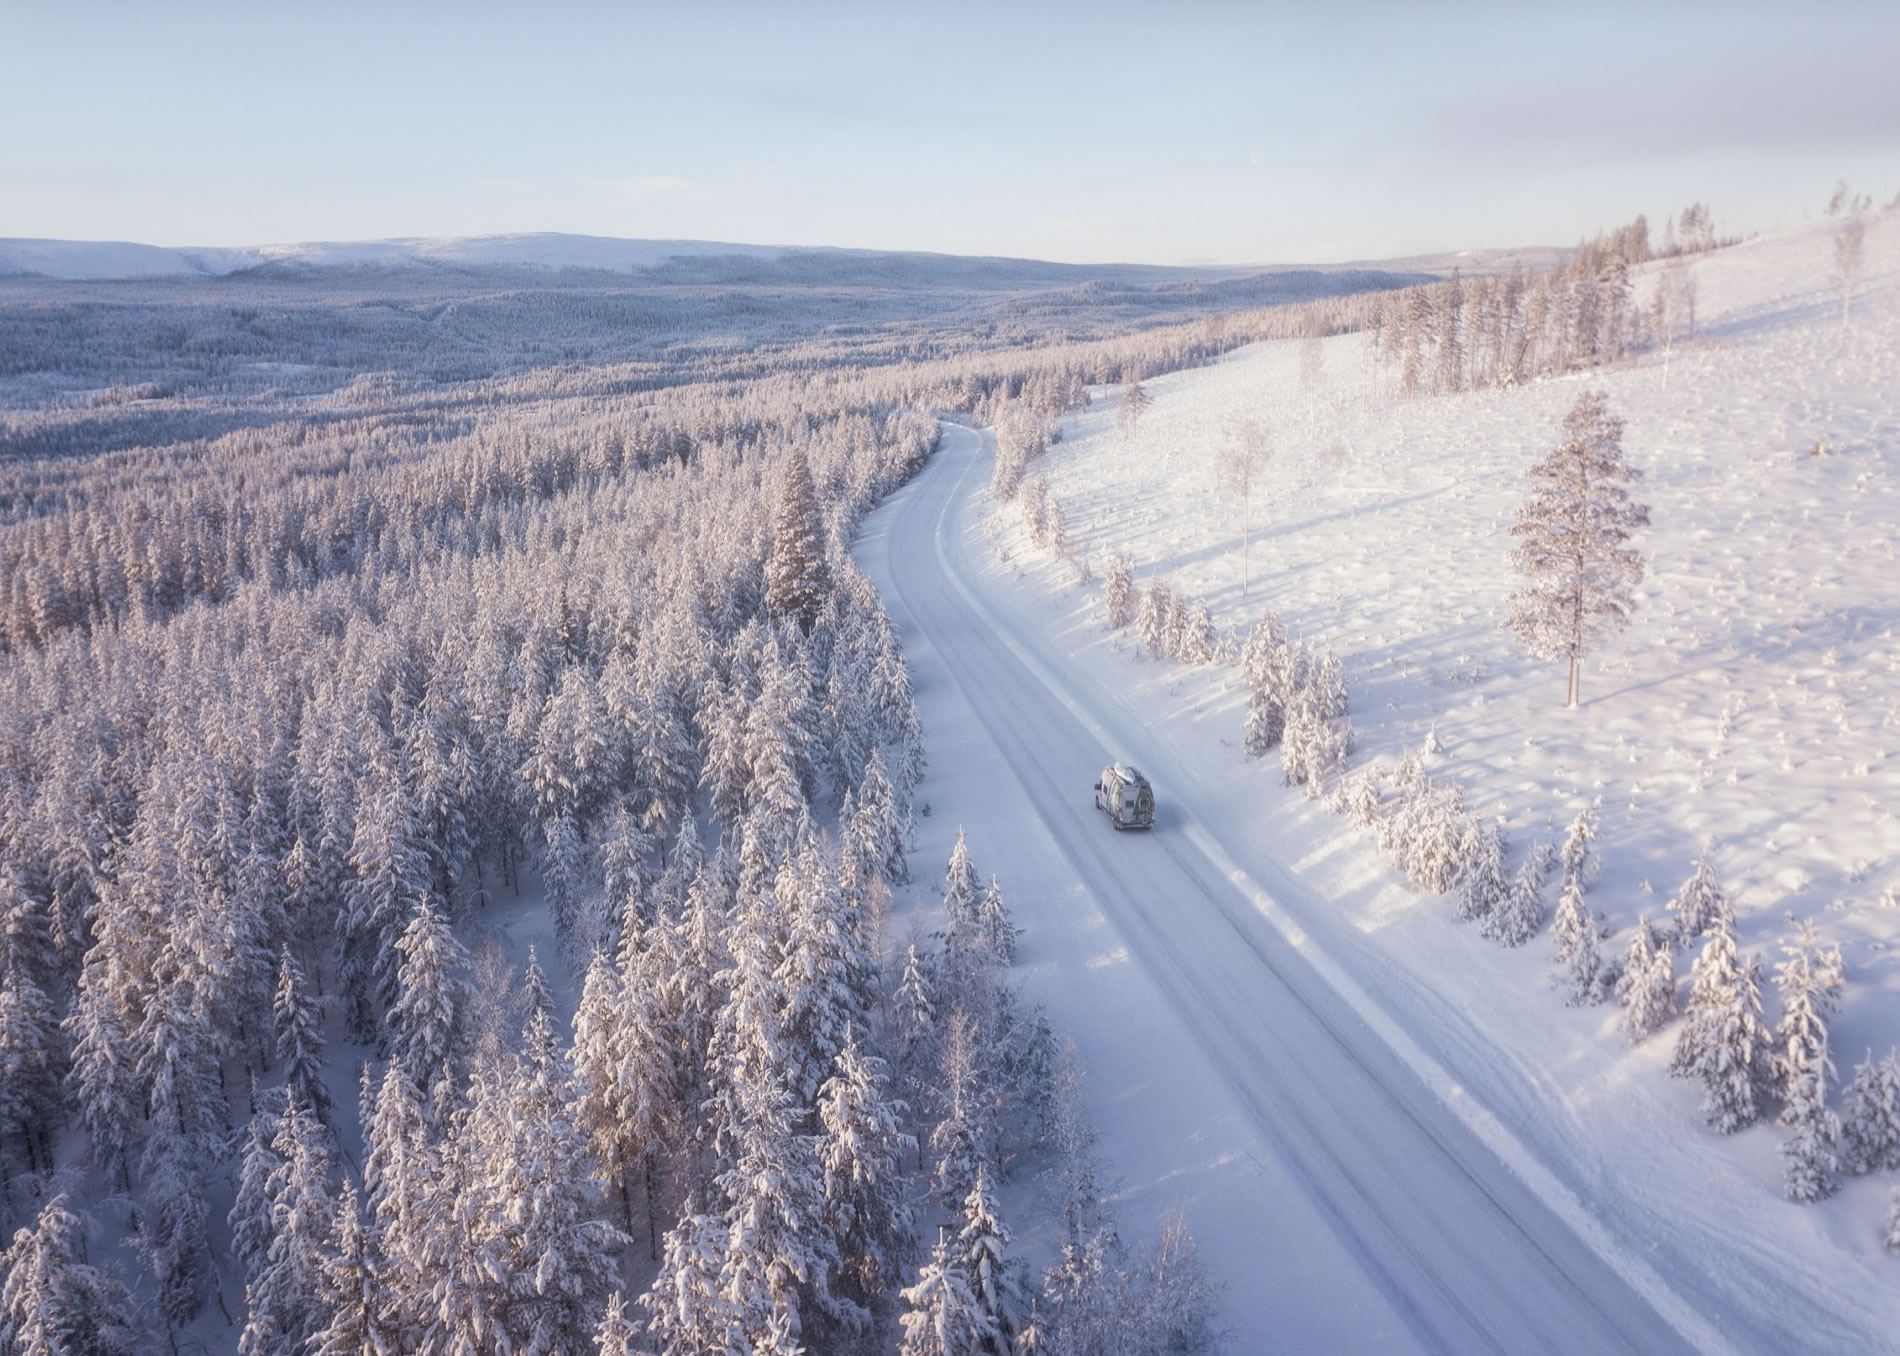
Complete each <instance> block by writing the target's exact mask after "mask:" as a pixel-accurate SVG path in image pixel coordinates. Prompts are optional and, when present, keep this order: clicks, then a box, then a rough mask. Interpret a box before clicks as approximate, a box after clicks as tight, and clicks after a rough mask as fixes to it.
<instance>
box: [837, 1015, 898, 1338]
mask: <svg viewBox="0 0 1900 1356" xmlns="http://www.w3.org/2000/svg"><path fill="white" fill-rule="evenodd" d="M905 1110H906V1108H905V1105H904V1103H903V1102H901V1101H899V1100H897V1099H895V1098H893V1097H891V1096H889V1095H888V1093H887V1091H886V1082H885V1074H884V1061H883V1060H881V1059H878V1058H877V1057H876V1056H875V1055H869V1054H866V1053H865V1052H864V1050H863V1048H862V1047H861V1046H860V1045H859V1043H858V1038H857V1033H856V1031H855V1030H852V1031H848V1032H847V1033H846V1035H845V1043H844V1048H843V1049H842V1050H840V1051H839V1052H838V1058H837V1061H836V1063H835V1064H834V1065H833V1067H832V1072H831V1076H830V1077H829V1078H828V1079H826V1080H825V1085H824V1087H823V1088H821V1089H820V1090H819V1093H818V1129H819V1141H818V1162H819V1166H820V1168H821V1169H822V1170H823V1172H824V1194H825V1218H826V1221H827V1223H828V1224H829V1226H830V1229H831V1233H832V1237H833V1238H834V1239H835V1240H836V1242H837V1247H838V1279H839V1282H840V1285H839V1294H840V1298H841V1299H843V1300H846V1301H848V1302H850V1303H852V1304H855V1305H857V1306H859V1307H861V1308H863V1309H867V1310H868V1309H871V1308H874V1307H876V1306H877V1305H878V1304H879V1302H880V1301H881V1300H883V1299H884V1298H885V1297H886V1295H887V1294H888V1292H889V1290H890V1286H891V1283H892V1280H893V1279H894V1277H895V1276H896V1275H897V1270H898V1268H899V1267H900V1266H901V1265H902V1263H903V1262H904V1260H905V1256H906V1254H907V1252H908V1251H909V1249H910V1247H911V1246H912V1243H913V1242H914V1239H913V1237H912V1226H913V1221H914V1214H915V1212H914V1210H913V1209H912V1206H911V1203H910V1200H909V1197H908V1195H907V1193H906V1190H905V1182H904V1172H903V1166H902V1164H903V1158H904V1156H905V1155H906V1154H907V1153H909V1152H910V1151H911V1150H913V1149H914V1148H915V1147H916V1141H915V1140H914V1139H913V1138H912V1137H911V1136H909V1135H907V1134H905V1133H904V1132H903V1130H902V1129H901V1128H900V1126H901V1124H902V1121H903V1117H904V1113H905Z"/></svg>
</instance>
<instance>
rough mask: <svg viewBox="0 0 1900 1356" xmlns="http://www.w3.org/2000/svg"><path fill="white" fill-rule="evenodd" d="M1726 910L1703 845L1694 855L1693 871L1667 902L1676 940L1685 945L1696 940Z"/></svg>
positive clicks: (1711, 864) (1720, 887)
mask: <svg viewBox="0 0 1900 1356" xmlns="http://www.w3.org/2000/svg"><path fill="white" fill-rule="evenodd" d="M1727 907H1728V897H1727V896H1726V895H1724V894H1723V893H1722V883H1721V881H1719V880H1717V879H1716V875H1715V866H1714V864H1713V863H1711V862H1710V860H1709V848H1708V845H1707V844H1706V843H1705V844H1704V845H1703V847H1702V850H1701V851H1700V852H1698V853H1697V854H1696V859H1695V870H1694V872H1692V873H1691V874H1690V876H1689V879H1688V880H1686V881H1684V882H1683V883H1682V888H1681V889H1680V890H1678V891H1676V896H1675V898H1674V899H1672V900H1670V901H1669V912H1670V913H1672V914H1673V915H1675V919H1676V940H1677V941H1678V942H1681V943H1685V944H1686V943H1687V942H1689V941H1691V940H1692V939H1694V938H1696V937H1700V936H1701V935H1702V934H1703V932H1704V931H1706V930H1707V928H1708V926H1709V924H1710V923H1711V922H1713V921H1714V920H1715V918H1716V916H1717V915H1718V914H1719V913H1721V912H1722V911H1723V910H1725V909H1726V908H1727Z"/></svg>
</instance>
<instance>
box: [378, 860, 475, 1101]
mask: <svg viewBox="0 0 1900 1356" xmlns="http://www.w3.org/2000/svg"><path fill="white" fill-rule="evenodd" d="M396 949H397V951H398V952H400V953H401V956H402V961H401V964H400V966H399V968H398V971H397V981H396V982H397V990H398V993H397V997H396V1002H395V1004H394V1005H393V1006H392V1007H391V1008H390V1009H389V1018H388V1027H389V1053H390V1058H391V1059H393V1060H394V1061H395V1062H396V1063H397V1064H398V1065H399V1066H401V1068H402V1071H403V1074H404V1076H405V1077H407V1078H408V1080H409V1082H410V1083H411V1085H413V1086H414V1087H416V1088H417V1089H420V1090H422V1091H424V1092H427V1091H429V1090H431V1089H433V1088H434V1087H435V1085H436V1084H437V1082H438V1081H440V1080H441V1079H443V1078H445V1077H452V1073H453V1061H454V1059H455V1058H456V1056H457V1055H458V1054H459V1053H460V1049H461V1029H462V1011H463V1008H464V1006H465V1004H466V1002H467V994H466V988H465V986H464V984H463V980H462V972H463V971H464V970H465V969H466V968H467V965H468V953H467V952H466V951H464V950H463V948H462V944H461V942H459V941H458V940H456V936H455V932H454V929H452V928H451V927H450V926H449V922H448V920H447V919H446V918H444V917H443V916H442V914H441V912H440V911H439V910H438V909H437V908H436V905H435V901H434V900H432V899H430V898H429V897H428V896H426V895H425V896H421V897H419V898H418V899H417V900H416V905H415V912H414V913H413V914H412V915H411V916H410V919H409V924H408V926H407V927H406V928H404V929H403V934H402V936H401V937H400V938H399V939H398V940H397V942H396Z"/></svg>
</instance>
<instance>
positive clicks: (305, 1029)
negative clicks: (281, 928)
mask: <svg viewBox="0 0 1900 1356" xmlns="http://www.w3.org/2000/svg"><path fill="white" fill-rule="evenodd" d="M271 1029H272V1034H273V1036H274V1038H275V1044H276V1047H277V1057H278V1058H279V1059H281V1060H282V1061H283V1062H284V1086H285V1087H287V1088H288V1089H289V1090H290V1093H291V1095H292V1096H293V1097H295V1098H297V1099H298V1101H299V1102H300V1103H301V1104H302V1105H304V1106H306V1107H308V1108H310V1111H311V1114H312V1115H314V1116H315V1117H316V1118H317V1119H318V1120H319V1121H322V1122H323V1123H324V1124H326V1125H327V1124H329V1122H330V1093H329V1090H328V1089H327V1088H325V1087H324V1085H323V1031H322V1029H321V1014H320V1013H319V1012H318V1011H317V1006H316V1004H315V1003H314V1002H312V1001H311V999H310V997H309V995H308V993H307V992H306V991H305V989H304V977H303V967H302V966H300V965H298V964H297V961H296V959H295V958H294V957H293V956H292V955H291V954H290V947H289V946H285V947H284V949H283V954H282V956H281V957H280V958H279V960H278V964H277V997H276V1001H275V1003H274V1004H273V1005H272V1008H271Z"/></svg>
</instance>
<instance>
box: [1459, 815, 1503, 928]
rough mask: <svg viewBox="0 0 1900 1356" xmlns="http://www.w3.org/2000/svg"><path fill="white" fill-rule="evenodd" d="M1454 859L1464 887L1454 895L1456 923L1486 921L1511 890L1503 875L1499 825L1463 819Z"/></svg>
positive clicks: (1481, 820)
mask: <svg viewBox="0 0 1900 1356" xmlns="http://www.w3.org/2000/svg"><path fill="white" fill-rule="evenodd" d="M1458 856H1459V857H1460V858H1461V859H1462V860H1463V862H1464V863H1465V873H1464V884H1463V887H1462V889H1461V890H1460V891H1459V895H1458V921H1459V922H1461V923H1469V922H1472V921H1474V920H1476V919H1481V918H1489V917H1490V916H1491V911H1492V910H1493V909H1495V908H1497V907H1498V905H1499V904H1500V903H1502V902H1503V900H1504V897H1505V895H1507V894H1508V893H1509V892H1510V888H1511V884H1510V881H1509V880H1507V879H1506V878H1505V875H1504V825H1503V822H1502V821H1500V820H1496V819H1480V818H1478V817H1477V816H1475V815H1473V816H1471V817H1469V818H1468V819H1466V821H1465V832H1464V836H1463V838H1462V839H1461V840H1460V842H1459V844H1458Z"/></svg>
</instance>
